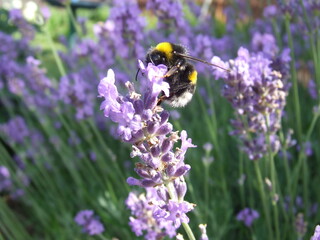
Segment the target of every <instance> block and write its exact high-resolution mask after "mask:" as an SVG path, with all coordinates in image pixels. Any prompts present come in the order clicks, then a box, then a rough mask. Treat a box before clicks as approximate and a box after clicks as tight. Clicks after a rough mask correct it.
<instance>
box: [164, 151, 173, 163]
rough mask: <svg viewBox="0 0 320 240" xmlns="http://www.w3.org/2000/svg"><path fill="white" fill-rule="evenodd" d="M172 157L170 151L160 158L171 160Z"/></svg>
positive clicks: (166, 160) (165, 160)
mask: <svg viewBox="0 0 320 240" xmlns="http://www.w3.org/2000/svg"><path fill="white" fill-rule="evenodd" d="M173 159H174V154H173V153H172V152H168V153H166V154H165V155H163V156H162V158H161V160H162V161H164V162H167V163H168V162H171V161H173Z"/></svg>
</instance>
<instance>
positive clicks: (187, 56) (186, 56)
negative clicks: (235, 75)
mask: <svg viewBox="0 0 320 240" xmlns="http://www.w3.org/2000/svg"><path fill="white" fill-rule="evenodd" d="M175 54H177V55H179V56H181V57H184V58H187V59H191V60H194V61H198V62H202V63H204V64H207V65H210V66H213V67H217V68H220V69H222V70H225V71H227V72H231V70H230V69H227V68H224V67H221V66H219V65H216V64H213V63H210V62H207V61H205V60H202V59H199V58H195V57H191V56H189V55H185V54H182V53H178V52H175Z"/></svg>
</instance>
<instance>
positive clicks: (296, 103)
mask: <svg viewBox="0 0 320 240" xmlns="http://www.w3.org/2000/svg"><path fill="white" fill-rule="evenodd" d="M285 26H286V31H287V35H288V44H289V47H290V49H291V51H290V54H291V63H290V67H291V74H292V81H293V97H294V110H295V120H296V129H297V136H298V142H299V143H300V144H301V142H302V141H301V140H302V125H301V111H300V102H299V89H298V79H297V71H296V66H295V65H296V64H295V63H296V62H295V54H294V46H293V38H292V34H291V29H290V15H289V14H288V13H287V14H286V16H285Z"/></svg>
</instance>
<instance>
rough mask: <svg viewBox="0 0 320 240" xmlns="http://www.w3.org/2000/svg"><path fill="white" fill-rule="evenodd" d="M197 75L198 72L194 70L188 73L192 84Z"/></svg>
mask: <svg viewBox="0 0 320 240" xmlns="http://www.w3.org/2000/svg"><path fill="white" fill-rule="evenodd" d="M197 76H198V72H197V71H196V70H194V71H193V72H192V73H190V74H189V77H188V78H189V80H190V82H191V83H192V84H196V83H197Z"/></svg>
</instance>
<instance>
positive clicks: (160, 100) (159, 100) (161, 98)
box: [157, 95, 166, 106]
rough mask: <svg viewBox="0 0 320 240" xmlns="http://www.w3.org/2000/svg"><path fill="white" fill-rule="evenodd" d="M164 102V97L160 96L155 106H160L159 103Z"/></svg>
mask: <svg viewBox="0 0 320 240" xmlns="http://www.w3.org/2000/svg"><path fill="white" fill-rule="evenodd" d="M164 100H166V96H165V95H162V96H160V97H159V99H158V102H157V106H159V105H161V103H162V102H163V101H164Z"/></svg>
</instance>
